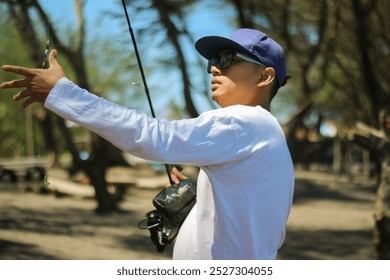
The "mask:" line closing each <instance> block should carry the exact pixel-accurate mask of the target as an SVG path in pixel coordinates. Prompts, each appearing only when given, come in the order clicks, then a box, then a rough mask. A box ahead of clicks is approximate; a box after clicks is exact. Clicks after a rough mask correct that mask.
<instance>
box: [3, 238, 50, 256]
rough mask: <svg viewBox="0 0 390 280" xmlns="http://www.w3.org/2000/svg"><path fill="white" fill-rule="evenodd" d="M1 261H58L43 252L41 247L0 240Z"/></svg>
mask: <svg viewBox="0 0 390 280" xmlns="http://www.w3.org/2000/svg"><path fill="white" fill-rule="evenodd" d="M0 252H1V254H0V259H1V260H6V259H7V260H9V259H12V260H30V259H34V260H56V259H57V258H56V257H55V256H53V255H49V254H47V253H45V252H42V251H41V249H40V248H39V246H36V245H34V244H26V243H21V242H13V241H9V240H4V239H0Z"/></svg>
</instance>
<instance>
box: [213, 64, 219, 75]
mask: <svg viewBox="0 0 390 280" xmlns="http://www.w3.org/2000/svg"><path fill="white" fill-rule="evenodd" d="M211 74H212V75H213V76H219V75H221V69H219V68H218V67H217V65H213V66H211Z"/></svg>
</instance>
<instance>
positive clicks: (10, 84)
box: [0, 79, 30, 89]
mask: <svg viewBox="0 0 390 280" xmlns="http://www.w3.org/2000/svg"><path fill="white" fill-rule="evenodd" d="M29 82H30V81H29V80H27V79H23V80H13V81H8V82H3V83H1V84H0V88H2V89H7V88H21V87H27V86H28V84H29Z"/></svg>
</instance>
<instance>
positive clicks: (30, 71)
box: [1, 65, 34, 76]
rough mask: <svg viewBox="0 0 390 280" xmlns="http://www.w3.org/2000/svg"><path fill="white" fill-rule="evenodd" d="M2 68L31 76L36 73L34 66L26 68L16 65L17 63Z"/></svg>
mask: <svg viewBox="0 0 390 280" xmlns="http://www.w3.org/2000/svg"><path fill="white" fill-rule="evenodd" d="M1 68H2V69H3V70H4V71H6V72H12V73H16V74H20V75H24V76H30V75H32V74H34V69H33V68H26V67H22V66H16V65H3V66H2V67H1Z"/></svg>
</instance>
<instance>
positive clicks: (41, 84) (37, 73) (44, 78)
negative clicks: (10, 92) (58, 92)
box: [0, 50, 65, 108]
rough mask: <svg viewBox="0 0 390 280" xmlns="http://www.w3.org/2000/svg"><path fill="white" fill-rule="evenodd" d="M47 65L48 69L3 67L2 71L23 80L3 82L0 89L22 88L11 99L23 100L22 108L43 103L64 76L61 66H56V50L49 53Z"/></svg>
mask: <svg viewBox="0 0 390 280" xmlns="http://www.w3.org/2000/svg"><path fill="white" fill-rule="evenodd" d="M49 64H50V67H49V68H48V69H40V68H26V67H21V66H15V65H3V67H2V69H3V70H4V71H6V72H13V73H16V74H20V75H23V76H24V79H19V80H12V81H7V82H3V83H1V84H0V88H1V89H7V88H24V89H23V90H22V91H20V92H19V93H17V94H16V95H15V96H14V97H13V99H14V100H15V101H18V100H21V99H24V102H23V107H24V108H27V107H28V106H29V105H30V104H33V103H35V102H42V103H44V102H45V100H46V98H47V96H48V95H49V93H50V91H51V90H52V89H53V87H54V86H55V85H56V83H57V82H58V80H59V79H61V78H62V77H64V76H65V74H64V70H63V68H62V66H61V65H59V64H58V61H57V51H56V50H52V51H51V52H50V54H49Z"/></svg>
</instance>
